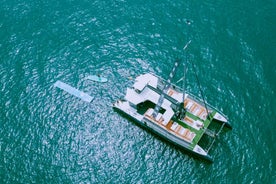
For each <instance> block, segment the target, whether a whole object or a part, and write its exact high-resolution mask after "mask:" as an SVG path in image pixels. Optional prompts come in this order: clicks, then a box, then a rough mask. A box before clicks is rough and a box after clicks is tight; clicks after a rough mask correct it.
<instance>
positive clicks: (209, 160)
mask: <svg viewBox="0 0 276 184" xmlns="http://www.w3.org/2000/svg"><path fill="white" fill-rule="evenodd" d="M113 109H115V110H116V111H117V112H119V113H121V114H122V115H124V116H126V117H127V118H128V119H130V120H132V121H133V122H135V123H136V124H137V125H138V126H140V127H142V128H144V129H146V130H148V131H149V132H151V133H153V134H155V135H157V136H159V137H161V138H162V139H164V140H166V141H168V142H170V143H171V144H173V145H175V146H176V147H178V148H180V149H181V150H183V151H185V152H186V153H189V154H191V155H192V156H194V157H197V158H200V159H203V160H205V161H207V162H213V159H212V158H211V157H210V156H209V155H201V154H199V153H197V152H195V151H193V150H191V149H189V148H187V147H185V146H183V145H181V144H178V143H177V142H175V141H173V140H171V139H169V138H168V137H166V136H164V135H163V134H161V133H160V132H158V131H156V130H154V129H153V128H151V127H149V126H148V123H149V122H146V121H144V120H142V121H140V120H138V119H136V118H135V117H133V116H131V115H130V114H128V113H127V112H125V111H124V110H123V109H120V108H118V107H116V106H114V105H113Z"/></svg>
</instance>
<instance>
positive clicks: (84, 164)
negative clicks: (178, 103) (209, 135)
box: [0, 0, 276, 184]
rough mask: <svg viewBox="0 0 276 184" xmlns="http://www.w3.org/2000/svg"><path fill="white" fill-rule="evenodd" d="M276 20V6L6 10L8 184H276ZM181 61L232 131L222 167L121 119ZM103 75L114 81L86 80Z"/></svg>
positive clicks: (1, 47) (111, 3)
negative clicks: (147, 82)
mask: <svg viewBox="0 0 276 184" xmlns="http://www.w3.org/2000/svg"><path fill="white" fill-rule="evenodd" d="M275 10H276V1H275V0H250V1H241V0H231V1H230V0H216V1H212V0H206V1H183V0H182V1H180V0H179V1H178V0H174V1H173V0H159V1H157V0H155V1H154V0H147V1H145V0H43V1H41V0H40V1H33V0H2V1H1V3H0V80H1V83H0V84H1V85H0V96H1V97H0V183H3V184H4V183H12V184H14V183H24V184H26V183H77V184H79V183H195V184H197V183H237V184H240V183H245V184H247V183H268V184H270V183H271V184H273V183H275V182H276V119H275V115H276V54H275V53H276V22H275V20H276V11H275ZM187 20H190V21H191V24H190V25H188V24H187V23H186V22H187ZM189 40H192V41H191V44H190V45H189V47H188V49H187V50H186V51H187V52H184V51H183V47H184V45H185V44H186V43H187V42H188V41H189ZM186 56H188V57H187V59H186ZM176 58H181V59H182V61H183V63H184V62H185V63H186V64H187V66H188V71H187V78H186V81H187V89H188V90H189V91H190V92H192V93H194V94H196V95H199V96H200V93H199V87H198V85H197V83H196V80H195V75H194V73H197V74H198V77H199V80H200V83H201V87H202V90H203V91H204V97H205V99H206V100H207V101H208V102H209V103H210V104H212V105H213V106H215V107H217V108H218V109H219V110H221V111H222V112H223V113H224V114H226V115H227V116H228V118H229V121H230V122H231V124H232V126H233V130H232V131H229V130H225V131H223V132H222V134H221V135H220V136H219V138H218V140H217V142H216V143H215V145H214V147H213V148H212V149H211V151H210V154H211V155H212V157H213V158H214V163H212V164H209V163H206V162H204V161H202V160H199V159H196V158H194V157H192V156H190V155H187V154H186V153H185V152H183V151H181V150H179V149H177V148H176V147H174V146H172V145H170V144H169V143H167V142H166V141H164V140H162V139H160V138H158V137H157V136H155V135H153V134H151V133H150V132H148V131H145V130H143V129H142V128H140V127H138V126H136V125H135V124H134V123H133V122H132V121H131V120H129V119H126V118H125V117H123V116H121V115H120V114H118V113H117V112H114V110H113V109H112V103H113V102H115V101H116V100H117V99H118V98H122V97H123V96H124V94H125V91H126V88H127V87H128V86H131V85H132V84H133V82H134V81H133V79H134V78H135V77H136V76H137V75H139V74H143V73H147V72H153V73H155V74H157V75H160V76H162V77H163V78H167V77H168V74H169V72H170V70H171V68H172V66H173V64H174V61H175V59H176ZM192 64H194V65H195V66H196V71H193V70H191V65H192ZM181 72H182V73H183V70H182V67H180V69H179V70H178V73H177V75H176V77H175V78H174V80H173V82H176V81H177V80H178V79H180V78H181V77H182V74H181ZM95 74H99V75H101V76H103V77H106V78H108V82H107V83H96V82H92V81H88V80H84V78H85V77H86V76H88V75H95ZM57 80H60V81H63V82H65V83H67V84H69V85H71V86H73V87H75V88H77V89H79V90H81V91H84V92H85V93H87V94H89V95H91V96H92V97H93V101H92V102H91V103H87V102H85V101H82V100H81V99H79V98H77V97H75V96H72V95H70V94H68V93H67V92H65V91H62V90H60V89H58V88H55V87H54V86H53V84H54V83H55V82H56V81H57Z"/></svg>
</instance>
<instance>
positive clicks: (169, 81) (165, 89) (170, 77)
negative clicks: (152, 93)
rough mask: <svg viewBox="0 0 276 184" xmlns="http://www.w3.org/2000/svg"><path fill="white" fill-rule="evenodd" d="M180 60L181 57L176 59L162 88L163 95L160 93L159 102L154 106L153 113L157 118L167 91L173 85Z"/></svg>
mask: <svg viewBox="0 0 276 184" xmlns="http://www.w3.org/2000/svg"><path fill="white" fill-rule="evenodd" d="M180 61H181V60H180V59H177V60H176V61H175V63H174V66H173V69H172V70H171V73H170V75H169V78H168V80H167V81H166V84H165V85H164V87H163V89H162V93H161V95H160V97H159V99H158V102H157V104H156V106H155V108H154V111H153V114H152V115H153V117H154V118H156V116H157V114H158V113H159V110H160V108H161V105H162V103H163V101H164V97H165V94H166V93H167V91H168V89H169V87H170V86H171V80H172V79H173V77H174V75H175V71H176V69H177V67H178V65H179V62H180Z"/></svg>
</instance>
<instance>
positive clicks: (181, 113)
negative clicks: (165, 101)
mask: <svg viewBox="0 0 276 184" xmlns="http://www.w3.org/2000/svg"><path fill="white" fill-rule="evenodd" d="M191 42H192V40H189V41H188V42H187V43H186V45H185V46H184V47H183V50H184V51H185V50H186V49H187V48H188V46H189V45H190V43H191ZM185 58H186V59H185V62H184V63H183V72H184V74H183V77H182V78H181V80H182V88H183V96H182V102H181V103H180V104H179V107H178V118H179V119H182V118H184V116H185V113H186V109H185V107H184V101H185V91H186V72H187V68H186V63H187V61H188V54H187V53H186V57H185Z"/></svg>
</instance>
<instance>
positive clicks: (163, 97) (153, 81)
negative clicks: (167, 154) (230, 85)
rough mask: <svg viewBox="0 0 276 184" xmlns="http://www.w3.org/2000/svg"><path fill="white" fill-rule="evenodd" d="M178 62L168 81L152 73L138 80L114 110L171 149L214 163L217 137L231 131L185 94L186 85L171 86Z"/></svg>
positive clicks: (217, 113)
mask: <svg viewBox="0 0 276 184" xmlns="http://www.w3.org/2000/svg"><path fill="white" fill-rule="evenodd" d="M180 61H181V60H176V62H175V65H174V67H173V69H172V71H171V73H170V75H169V77H168V79H167V80H165V79H163V78H161V77H159V76H157V75H155V74H153V73H146V74H142V75H140V76H138V77H137V78H136V79H135V82H134V84H133V86H132V87H130V88H127V91H126V95H125V97H124V98H123V99H119V100H117V101H116V102H115V103H114V104H113V108H114V109H115V110H118V111H119V112H122V113H123V114H125V115H127V116H128V117H130V118H131V119H133V120H135V122H137V123H138V125H140V126H142V127H144V128H146V129H148V130H150V131H151V132H153V133H155V134H157V135H159V136H161V137H163V138H164V139H166V140H167V141H169V142H171V143H173V144H174V145H176V146H178V147H180V148H182V149H184V150H186V151H188V152H190V153H193V155H195V156H198V157H200V158H203V159H205V160H207V161H211V162H213V159H212V157H211V156H210V155H209V150H210V149H211V147H212V146H213V144H214V142H215V140H216V137H217V136H218V135H219V134H220V133H221V131H222V129H223V127H228V128H230V129H232V127H231V125H230V124H229V123H228V120H227V117H226V116H225V115H224V114H223V113H222V112H220V111H218V110H217V109H216V108H214V107H212V106H211V105H209V104H208V103H207V102H206V101H205V99H204V97H203V98H199V97H196V96H195V95H193V94H192V93H189V92H187V91H186V90H185V82H183V86H182V88H180V87H178V86H176V85H175V84H173V83H172V82H171V81H172V79H173V77H174V76H175V73H176V69H177V68H178V66H179V64H180ZM184 73H186V71H184ZM184 76H185V75H184ZM183 80H185V79H183ZM212 124H216V126H212Z"/></svg>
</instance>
